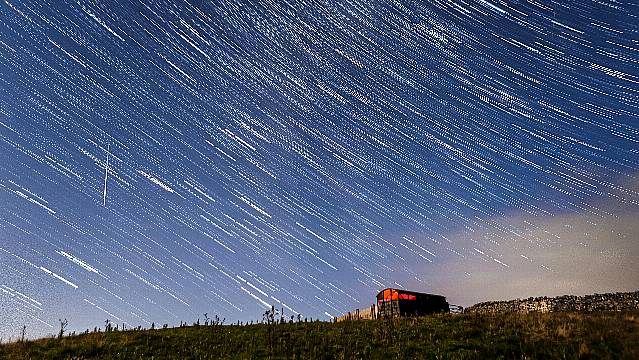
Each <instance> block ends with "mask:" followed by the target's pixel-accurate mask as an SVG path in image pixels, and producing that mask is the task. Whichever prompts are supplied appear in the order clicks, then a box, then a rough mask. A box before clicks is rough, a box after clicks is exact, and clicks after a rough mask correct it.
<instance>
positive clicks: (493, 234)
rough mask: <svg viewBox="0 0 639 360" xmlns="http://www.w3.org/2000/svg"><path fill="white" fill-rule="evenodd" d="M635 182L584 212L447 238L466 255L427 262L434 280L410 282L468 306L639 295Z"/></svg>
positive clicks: (510, 221)
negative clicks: (545, 297) (561, 297)
mask: <svg viewBox="0 0 639 360" xmlns="http://www.w3.org/2000/svg"><path fill="white" fill-rule="evenodd" d="M631 179H632V181H629V182H625V183H623V184H620V185H619V186H614V187H611V188H612V189H615V190H613V191H610V192H609V193H608V194H607V195H606V197H605V198H600V199H594V200H592V201H590V202H589V203H587V204H584V206H583V210H580V211H578V212H570V213H564V214H559V215H554V216H545V217H534V216H529V215H521V214H512V215H510V216H506V217H504V218H498V219H491V220H489V221H486V222H485V223H484V225H485V226H484V229H483V230H482V231H475V232H472V233H470V232H468V231H456V232H453V233H451V234H448V235H447V237H449V238H450V239H454V243H455V247H462V248H463V249H464V251H463V252H461V255H460V256H454V257H452V256H451V257H447V258H446V259H444V260H443V261H440V262H438V263H435V264H432V265H431V264H429V265H428V267H427V268H425V269H424V273H423V278H424V279H428V280H424V282H417V281H413V282H409V284H408V285H409V286H411V287H413V288H415V289H421V290H424V291H428V292H439V293H441V294H443V295H445V296H447V297H448V299H449V302H451V303H456V304H460V305H464V306H468V305H472V304H474V303H477V302H480V301H486V300H503V299H512V298H526V297H530V296H543V295H548V296H557V295H563V294H574V295H583V294H592V293H604V292H615V291H636V290H639V275H638V274H639V202H638V201H637V200H638V199H639V191H638V190H639V181H637V179H638V178H637V177H632V178H631ZM425 283H426V284H425Z"/></svg>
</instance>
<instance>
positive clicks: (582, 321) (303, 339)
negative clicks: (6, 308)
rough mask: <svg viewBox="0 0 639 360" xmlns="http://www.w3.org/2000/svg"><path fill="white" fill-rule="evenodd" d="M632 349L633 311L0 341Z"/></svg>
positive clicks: (219, 349) (209, 354) (125, 354)
mask: <svg viewBox="0 0 639 360" xmlns="http://www.w3.org/2000/svg"><path fill="white" fill-rule="evenodd" d="M94 358H96V359H97V358H99V359H138V358H145V359H146V358H149V359H150V358H154V359H187V358H194V359H219V358H228V359H254V358H271V359H389V358H392V359H422V358H424V359H499V358H502V359H588V358H592V359H639V312H600V313H591V314H576V313H549V314H541V313H530V314H506V315H476V314H462V315H450V314H445V315H436V316H430V317H419V318H402V319H393V320H389V319H385V320H365V321H346V322H340V323H328V322H308V323H305V322H300V323H297V322H296V323H285V324H276V325H275V324H272V325H267V324H256V325H246V326H238V325H224V326H222V325H213V326H210V325H209V326H204V325H199V326H188V327H181V328H167V329H156V330H138V331H110V332H104V331H102V332H98V333H88V334H83V335H77V336H70V337H67V336H65V337H63V338H60V339H59V338H47V339H40V340H35V341H25V342H13V343H9V344H2V345H0V359H94Z"/></svg>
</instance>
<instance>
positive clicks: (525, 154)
mask: <svg viewBox="0 0 639 360" xmlns="http://www.w3.org/2000/svg"><path fill="white" fill-rule="evenodd" d="M637 219H639V5H637V3H636V2H634V1H576V0H575V1H525V0H520V1H514V0H513V1H505V0H446V1H444V0H435V1H359V0H352V1H335V2H332V1H288V2H285V1H251V2H235V1H224V0H222V1H218V0H214V1H208V0H188V1H181V0H178V1H150V0H149V1H146V0H141V1H134V0H131V1H124V0H123V1H77V2H70V1H69V2H67V1H56V0H52V1H40V0H38V1H35V0H34V1H30V0H4V1H2V2H1V3H0V337H2V338H3V339H4V340H6V339H7V338H8V337H10V336H13V337H15V336H16V335H17V334H18V332H19V331H20V329H21V327H22V325H26V326H27V334H28V335H29V336H31V337H38V336H45V335H47V334H52V333H55V332H56V331H57V329H58V328H59V323H58V319H59V318H62V319H64V318H67V319H68V320H69V330H71V331H73V330H84V329H86V328H91V329H93V327H94V326H100V325H101V324H104V320H105V319H110V320H111V321H113V322H115V323H120V324H121V323H126V324H127V325H128V326H138V325H142V326H144V327H148V326H150V325H151V323H152V322H155V324H164V323H168V324H169V325H175V324H179V323H180V321H188V322H193V321H195V320H196V319H197V318H198V317H199V318H201V319H203V313H205V312H206V313H208V314H209V316H210V317H212V316H213V315H214V314H217V315H219V316H220V318H226V319H227V322H229V321H232V322H236V321H238V320H241V321H247V320H256V319H261V314H262V313H263V312H264V310H265V309H266V307H267V306H268V307H270V305H271V304H273V305H275V306H276V307H277V308H282V307H283V308H284V309H285V310H284V311H285V314H286V315H294V314H297V313H301V314H302V315H303V316H308V317H311V316H312V317H313V318H319V319H323V320H328V319H330V316H334V315H338V314H340V313H343V312H346V311H349V310H351V309H354V308H357V307H365V306H368V305H369V304H371V303H372V302H373V298H374V296H375V294H376V293H377V292H378V291H379V290H381V289H383V288H385V287H390V286H392V287H401V288H408V289H411V290H415V291H421V292H432V293H439V294H442V295H445V296H447V297H448V300H449V301H450V302H452V303H456V304H460V305H464V306H467V305H471V304H473V303H475V302H478V301H483V300H489V299H503V298H516V297H528V296H534V295H561V294H585V293H594V292H600V293H601V292H609V291H623V290H637V289H639V276H637V275H636V274H637V273H639V265H638V264H639V238H638V237H639V225H638V224H637Z"/></svg>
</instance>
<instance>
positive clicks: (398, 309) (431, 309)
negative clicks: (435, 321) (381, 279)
mask: <svg viewBox="0 0 639 360" xmlns="http://www.w3.org/2000/svg"><path fill="white" fill-rule="evenodd" d="M377 308H378V310H377V312H378V316H379V317H397V316H420V315H428V314H433V313H438V312H449V311H450V308H449V306H448V302H446V298H445V297H444V296H441V295H433V294H424V293H418V292H414V291H406V290H399V289H391V288H388V289H384V290H382V291H380V292H379V294H377Z"/></svg>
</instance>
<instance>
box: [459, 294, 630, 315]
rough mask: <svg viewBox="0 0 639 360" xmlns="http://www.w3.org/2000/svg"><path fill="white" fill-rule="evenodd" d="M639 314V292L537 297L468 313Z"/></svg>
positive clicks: (492, 304) (488, 304)
mask: <svg viewBox="0 0 639 360" xmlns="http://www.w3.org/2000/svg"><path fill="white" fill-rule="evenodd" d="M628 310H639V291H635V292H627V293H608V294H594V295H586V296H573V295H564V296H558V297H546V296H544V297H536V298H532V297H531V298H528V299H516V300H510V301H488V302H482V303H479V304H475V305H473V306H471V307H469V308H467V309H465V310H464V313H479V314H487V313H507V312H522V313H527V312H542V313H547V312H557V311H566V312H592V311H628Z"/></svg>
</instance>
